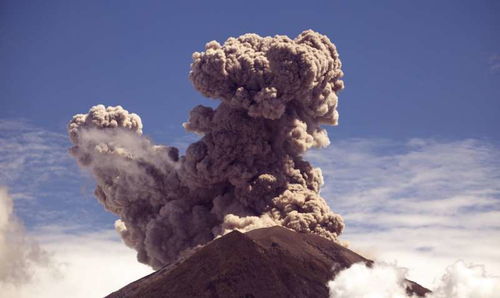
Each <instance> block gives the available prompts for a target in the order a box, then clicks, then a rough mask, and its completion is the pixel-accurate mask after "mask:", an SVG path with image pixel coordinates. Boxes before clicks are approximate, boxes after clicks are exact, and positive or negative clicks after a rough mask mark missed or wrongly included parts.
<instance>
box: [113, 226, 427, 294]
mask: <svg viewBox="0 0 500 298" xmlns="http://www.w3.org/2000/svg"><path fill="white" fill-rule="evenodd" d="M357 262H365V263H367V264H369V265H370V264H372V261H370V260H368V259H365V258H363V257H362V256H360V255H358V254H356V253H354V252H353V251H351V250H349V249H347V248H345V247H342V246H340V245H338V244H336V243H333V242H331V241H329V240H327V239H324V238H322V237H319V236H316V235H312V234H302V233H297V232H294V231H291V230H288V229H285V228H282V227H272V228H265V229H258V230H253V231H251V232H248V233H246V234H243V233H240V232H237V231H235V232H231V233H229V234H227V235H225V236H223V237H221V238H219V239H216V240H214V241H212V242H210V243H209V244H207V245H205V246H204V247H201V248H199V249H197V250H195V251H194V252H193V253H192V254H191V255H190V256H187V257H185V258H184V259H182V260H180V261H178V262H177V263H176V264H172V265H170V266H167V267H165V268H163V269H161V270H158V271H156V272H155V273H152V274H150V275H148V276H146V277H144V278H142V279H139V280H137V281H135V282H133V283H131V284H129V285H127V286H125V287H124V288H122V289H120V290H118V291H116V292H114V293H112V294H110V295H109V296H108V297H109V298H125V297H127V298H128V297H144V298H147V297H151V298H152V297H155V298H156V297H245V298H251V297H255V298H257V297H328V288H327V286H326V283H327V282H328V281H329V280H331V279H332V278H333V277H334V276H335V274H336V273H337V272H339V271H340V270H342V269H345V268H347V267H349V266H350V265H352V264H354V263H357ZM360 286H363V285H360ZM407 291H408V292H409V293H414V294H417V295H419V296H424V295H425V293H428V292H429V290H427V289H426V288H424V287H422V286H420V285H418V284H416V283H414V282H411V281H408V288H407Z"/></svg>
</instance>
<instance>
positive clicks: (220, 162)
mask: <svg viewBox="0 0 500 298" xmlns="http://www.w3.org/2000/svg"><path fill="white" fill-rule="evenodd" d="M342 76H343V73H342V71H341V62H340V60H339V57H338V53H337V51H336V48H335V46H334V45H333V44H332V43H331V42H330V40H329V39H328V38H327V37H326V36H324V35H321V34H319V33H316V32H314V31H311V30H308V31H304V32H303V33H301V34H300V35H299V36H298V37H297V38H295V39H293V40H292V39H290V38H288V37H287V36H275V37H260V36H258V35H256V34H245V35H242V36H240V37H238V38H229V39H228V40H227V41H226V42H225V43H224V44H223V45H220V44H219V43H217V42H216V41H211V42H209V43H207V44H206V46H205V51H204V52H200V53H198V52H196V53H194V54H193V63H192V64H191V72H190V74H189V77H190V79H191V81H192V82H193V84H194V87H195V88H196V89H197V90H198V91H200V92H201V93H202V94H203V95H205V96H207V97H211V98H215V99H219V100H221V103H220V104H219V106H218V107H217V108H215V109H212V108H210V107H205V106H201V105H200V106H197V107H195V108H194V109H193V110H192V111H191V112H190V116H189V120H188V122H186V123H184V127H185V128H186V129H187V130H188V131H192V132H196V133H199V134H201V135H203V137H202V138H201V139H200V140H199V141H197V142H195V143H193V144H191V145H190V146H189V147H188V148H187V150H186V153H185V155H183V156H179V151H178V150H177V149H176V148H174V147H169V146H163V145H155V144H153V143H152V141H151V140H150V139H148V138H146V137H144V136H143V135H142V123H141V119H140V117H139V116H137V115H136V114H133V113H128V112H127V111H126V110H124V109H123V108H122V107H120V106H117V107H107V108H106V107H104V106H103V105H97V106H94V107H92V108H91V109H90V111H89V113H87V114H78V115H75V116H74V118H73V120H72V121H71V122H70V124H69V126H68V130H69V135H70V138H71V141H72V143H73V144H74V146H73V147H72V148H71V149H70V152H71V154H72V155H73V156H74V157H75V158H76V159H77V160H78V163H79V164H80V165H81V166H82V167H83V168H85V169H87V170H88V171H89V172H91V173H92V174H93V176H94V177H95V179H96V181H97V188H96V190H95V194H96V196H97V198H98V200H99V201H100V202H101V203H102V204H103V205H104V207H105V208H106V209H107V210H109V211H111V212H113V213H115V214H116V215H118V216H119V217H120V220H119V221H117V223H116V228H117V230H118V231H119V232H120V233H121V236H122V237H123V239H124V241H125V243H126V244H127V245H129V246H130V247H133V248H134V249H136V250H137V252H138V260H139V261H140V262H143V263H146V264H149V265H151V266H152V267H153V268H156V269H157V268H160V267H162V266H164V265H166V264H169V263H171V262H172V261H174V260H175V259H177V258H178V256H179V255H180V253H181V252H182V251H184V250H186V249H188V248H192V247H195V246H197V245H200V244H204V243H206V242H208V241H210V240H212V239H214V238H215V237H217V236H219V235H223V234H225V233H227V232H229V231H232V230H235V229H238V230H241V231H248V230H251V229H255V228H260V227H268V226H274V225H281V226H284V227H287V228H290V229H293V230H296V231H299V232H306V233H314V234H318V235H321V236H323V237H325V238H328V239H331V240H333V241H336V240H337V237H338V235H339V234H340V233H341V232H342V229H343V221H342V218H341V217H340V216H339V215H337V214H335V213H333V212H332V211H331V210H330V208H329V207H328V206H327V204H326V202H325V200H324V199H323V198H321V197H320V196H319V190H320V187H321V185H322V184H323V177H322V175H321V170H320V169H318V168H313V167H312V166H311V165H310V164H309V163H308V162H307V161H305V160H304V159H303V158H302V155H303V153H304V152H305V151H307V150H308V149H310V148H312V147H325V146H327V145H328V144H329V139H328V135H327V133H326V131H325V130H324V129H322V128H321V127H320V125H321V124H330V125H336V124H337V120H338V113H337V111H336V107H337V92H338V91H340V90H341V89H342V88H343V81H342V80H341V78H342Z"/></svg>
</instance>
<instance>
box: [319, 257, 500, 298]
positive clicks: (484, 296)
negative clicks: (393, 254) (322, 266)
mask: <svg viewBox="0 0 500 298" xmlns="http://www.w3.org/2000/svg"><path fill="white" fill-rule="evenodd" d="M407 272H408V271H407V269H405V268H400V267H398V266H397V265H393V264H388V263H375V264H374V265H373V266H372V267H371V268H369V267H367V266H365V264H361V263H358V264H354V265H353V266H351V267H350V268H348V269H345V270H343V271H341V272H339V273H338V274H337V276H336V277H335V279H334V280H332V281H329V282H328V288H329V290H330V297H332V298H333V297H335V298H413V297H415V296H408V294H407V293H406V290H405V288H406V287H405V284H406V281H405V278H407ZM432 290H433V292H432V293H431V294H428V295H427V296H426V298H470V297H474V298H495V297H498V293H500V278H498V277H495V276H491V275H488V274H487V273H486V270H485V268H484V266H482V265H473V264H467V263H465V262H463V261H457V262H456V263H455V264H453V265H451V266H449V267H448V268H447V269H446V272H445V273H444V274H443V275H442V277H441V279H439V280H438V281H436V282H435V283H434V286H433V287H432Z"/></svg>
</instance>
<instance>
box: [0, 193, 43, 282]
mask: <svg viewBox="0 0 500 298" xmlns="http://www.w3.org/2000/svg"><path fill="white" fill-rule="evenodd" d="M49 265H50V264H49V257H48V254H47V253H46V252H45V251H44V250H42V249H40V247H39V246H38V244H37V243H36V241H34V240H33V239H32V238H30V237H29V236H28V235H27V234H26V233H25V230H24V226H23V224H22V223H21V222H20V221H19V220H18V218H17V217H16V216H15V215H14V206H13V202H12V199H11V198H10V196H9V195H8V193H7V189H6V188H5V187H0V287H1V286H2V285H13V286H18V285H20V284H23V283H25V282H29V281H30V280H31V278H32V275H33V272H32V269H33V267H35V266H38V267H49Z"/></svg>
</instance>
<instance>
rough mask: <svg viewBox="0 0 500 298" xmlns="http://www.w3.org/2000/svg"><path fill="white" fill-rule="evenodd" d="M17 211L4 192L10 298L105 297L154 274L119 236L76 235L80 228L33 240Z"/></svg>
mask: <svg viewBox="0 0 500 298" xmlns="http://www.w3.org/2000/svg"><path fill="white" fill-rule="evenodd" d="M12 210H13V206H12V201H11V200H10V198H9V197H8V196H7V193H6V192H5V191H3V190H2V189H0V293H1V296H2V297H4V298H32V297H40V298H45V297H47V298H48V297H75V298H78V297H82V298H84V297H85V298H86V297H103V296H105V295H107V294H109V293H111V292H113V291H115V290H117V289H119V288H121V287H123V286H125V285H126V284H128V283H130V282H132V281H134V280H136V279H138V278H140V277H143V276H144V275H146V274H148V273H151V272H152V270H151V269H150V268H149V267H146V266H145V265H142V264H139V263H138V262H137V261H136V258H135V255H136V253H135V251H133V250H131V249H129V248H127V247H126V246H125V245H124V244H123V243H121V241H119V240H118V236H117V235H116V232H115V231H114V230H110V231H100V232H96V233H83V234H82V233H77V232H75V231H78V230H79V228H78V227H76V228H74V229H72V228H71V227H68V228H61V227H44V228H40V229H38V230H36V231H34V232H33V233H32V234H31V235H28V234H26V233H25V232H24V230H23V229H22V223H21V222H19V220H18V219H16V218H15V216H14V215H13V213H12ZM35 235H36V236H35ZM35 238H36V240H37V241H38V243H39V244H38V243H37V241H35ZM49 256H50V262H49Z"/></svg>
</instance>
